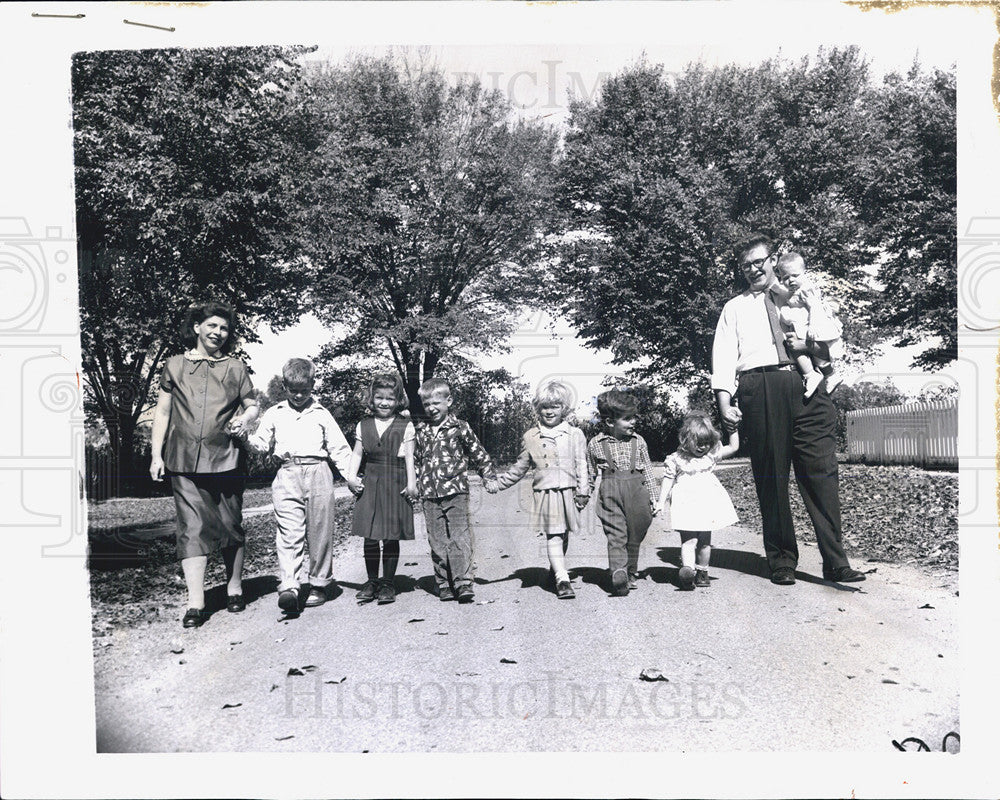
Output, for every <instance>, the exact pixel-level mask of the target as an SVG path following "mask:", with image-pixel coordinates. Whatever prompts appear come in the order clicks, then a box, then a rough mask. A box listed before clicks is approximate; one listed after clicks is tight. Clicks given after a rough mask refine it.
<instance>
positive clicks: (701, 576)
mask: <svg viewBox="0 0 1000 800" xmlns="http://www.w3.org/2000/svg"><path fill="white" fill-rule="evenodd" d="M694 585H695V586H697V587H698V588H700V589H704V588H705V587H706V586H709V585H711V584H710V582H709V580H708V570H707V569H699V570H696V571H695V573H694Z"/></svg>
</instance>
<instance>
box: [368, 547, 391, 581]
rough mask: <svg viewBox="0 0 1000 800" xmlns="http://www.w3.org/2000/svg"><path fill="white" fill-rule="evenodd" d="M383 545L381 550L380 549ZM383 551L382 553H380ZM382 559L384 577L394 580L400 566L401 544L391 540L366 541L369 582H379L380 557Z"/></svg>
mask: <svg viewBox="0 0 1000 800" xmlns="http://www.w3.org/2000/svg"><path fill="white" fill-rule="evenodd" d="M379 544H381V548H379ZM380 549H381V552H379V551H380ZM380 555H381V557H382V577H383V578H385V579H386V580H390V581H391V580H392V579H393V578H395V577H396V567H398V566H399V542H398V541H395V540H391V539H386V540H384V541H383V540H380V539H365V570H366V571H367V572H368V580H370V581H374V580H378V562H379V556H380Z"/></svg>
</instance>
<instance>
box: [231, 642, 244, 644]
mask: <svg viewBox="0 0 1000 800" xmlns="http://www.w3.org/2000/svg"><path fill="white" fill-rule="evenodd" d="M229 644H243V642H230V643H229Z"/></svg>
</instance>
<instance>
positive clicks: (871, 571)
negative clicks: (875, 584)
mask: <svg viewBox="0 0 1000 800" xmlns="http://www.w3.org/2000/svg"><path fill="white" fill-rule="evenodd" d="M874 572H878V567H872V568H871V569H866V570H865V575H871V574H872V573H874Z"/></svg>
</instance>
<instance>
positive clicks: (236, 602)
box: [226, 594, 247, 614]
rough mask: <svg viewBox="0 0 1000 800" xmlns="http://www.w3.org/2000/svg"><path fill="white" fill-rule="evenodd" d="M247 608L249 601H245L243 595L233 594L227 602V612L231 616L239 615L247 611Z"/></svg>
mask: <svg viewBox="0 0 1000 800" xmlns="http://www.w3.org/2000/svg"><path fill="white" fill-rule="evenodd" d="M246 607H247V601H246V600H244V599H243V595H242V594H231V595H229V599H228V601H227V602H226V611H228V612H229V613H230V614H239V613H240V612H241V611H245V610H246Z"/></svg>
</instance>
